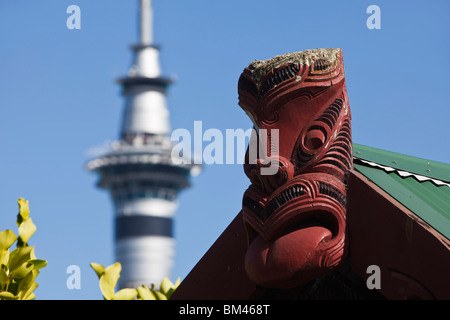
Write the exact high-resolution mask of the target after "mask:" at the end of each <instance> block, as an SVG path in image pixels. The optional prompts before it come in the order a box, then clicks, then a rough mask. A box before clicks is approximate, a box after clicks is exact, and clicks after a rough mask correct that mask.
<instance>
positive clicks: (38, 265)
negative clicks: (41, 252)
mask: <svg viewBox="0 0 450 320" xmlns="http://www.w3.org/2000/svg"><path fill="white" fill-rule="evenodd" d="M28 263H31V264H32V265H33V269H35V270H39V269H42V268H44V267H45V266H47V261H46V260H41V259H32V260H29V261H28Z"/></svg>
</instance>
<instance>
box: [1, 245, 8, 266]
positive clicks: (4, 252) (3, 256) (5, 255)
mask: <svg viewBox="0 0 450 320" xmlns="http://www.w3.org/2000/svg"><path fill="white" fill-rule="evenodd" d="M8 261H9V249H6V250H2V251H0V265H4V266H5V267H6V265H7V264H8Z"/></svg>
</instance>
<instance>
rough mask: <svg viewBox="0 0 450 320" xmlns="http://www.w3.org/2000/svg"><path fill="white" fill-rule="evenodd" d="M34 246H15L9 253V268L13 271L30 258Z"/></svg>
mask: <svg viewBox="0 0 450 320" xmlns="http://www.w3.org/2000/svg"><path fill="white" fill-rule="evenodd" d="M33 250H34V247H23V248H17V249H15V250H13V251H12V252H11V254H10V255H9V270H10V271H14V270H15V269H17V268H19V267H20V266H21V265H23V264H24V263H25V262H27V261H28V260H30V257H31V254H32V251H33Z"/></svg>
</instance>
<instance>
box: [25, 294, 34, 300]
mask: <svg viewBox="0 0 450 320" xmlns="http://www.w3.org/2000/svg"><path fill="white" fill-rule="evenodd" d="M34 299H36V295H35V294H34V293H33V292H32V293H31V294H30V295H28V296H26V297H25V298H24V300H34Z"/></svg>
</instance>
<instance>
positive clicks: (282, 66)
mask: <svg viewBox="0 0 450 320" xmlns="http://www.w3.org/2000/svg"><path fill="white" fill-rule="evenodd" d="M238 91H239V105H240V106H241V108H242V109H243V110H244V111H245V112H246V113H247V115H248V116H249V117H250V118H251V120H252V122H253V124H254V127H255V129H266V130H267V135H266V136H259V137H258V143H259V144H260V146H261V145H263V146H264V147H265V148H266V149H264V150H265V151H266V156H264V155H261V154H260V155H258V153H257V154H256V155H252V154H251V153H252V152H249V149H248V150H247V155H246V162H245V164H244V171H245V174H246V175H247V176H248V178H249V179H250V181H251V185H250V186H249V188H248V189H247V190H246V192H245V193H244V196H243V201H242V202H243V208H242V214H243V218H244V222H245V225H246V230H247V236H248V250H247V253H246V257H245V268H246V272H247V274H248V276H249V278H250V279H251V280H252V281H254V282H255V283H257V284H258V285H261V286H265V287H272V288H292V287H296V286H300V285H302V284H304V283H306V282H309V281H311V280H313V279H315V278H317V277H319V276H321V275H324V274H325V273H327V272H328V271H330V270H331V269H333V268H335V267H337V266H339V264H340V263H341V262H342V261H343V259H344V258H345V255H346V185H345V176H346V172H347V171H348V170H349V169H350V168H351V167H352V166H353V162H352V143H351V126H350V119H351V115H350V109H349V102H348V98H347V91H346V87H345V74H344V63H343V58H342V51H341V50H340V49H316V50H307V51H303V52H297V53H291V54H286V55H283V56H277V57H274V58H272V59H269V60H265V61H255V62H253V63H251V64H250V65H249V66H248V67H247V68H245V69H244V71H243V73H242V75H241V76H240V79H239V83H238ZM274 129H278V137H279V141H278V143H274V141H272V140H271V136H272V135H271V132H274V131H273V130H274ZM259 131H261V130H259ZM264 140H265V141H264ZM264 157H266V158H264ZM268 160H269V161H272V162H271V164H272V165H273V164H275V165H277V166H278V170H277V171H276V174H274V175H263V174H261V169H262V167H264V165H265V164H267V161H268Z"/></svg>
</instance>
